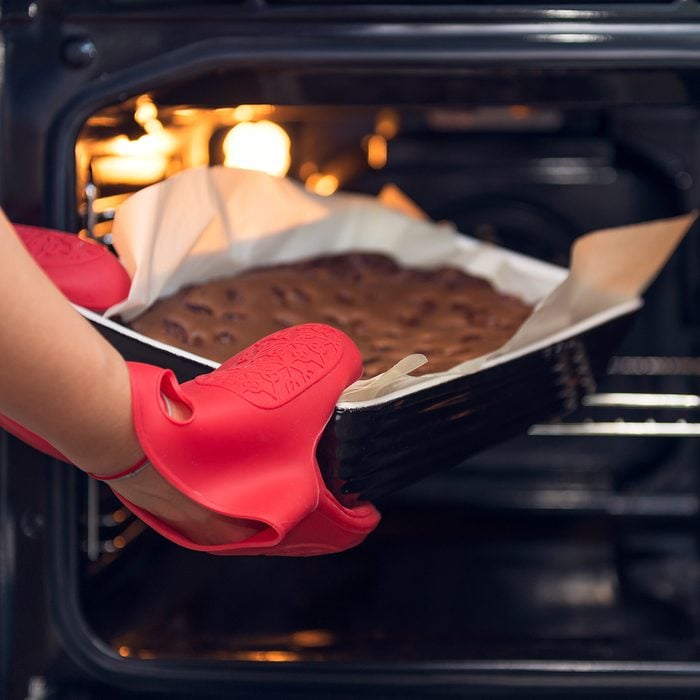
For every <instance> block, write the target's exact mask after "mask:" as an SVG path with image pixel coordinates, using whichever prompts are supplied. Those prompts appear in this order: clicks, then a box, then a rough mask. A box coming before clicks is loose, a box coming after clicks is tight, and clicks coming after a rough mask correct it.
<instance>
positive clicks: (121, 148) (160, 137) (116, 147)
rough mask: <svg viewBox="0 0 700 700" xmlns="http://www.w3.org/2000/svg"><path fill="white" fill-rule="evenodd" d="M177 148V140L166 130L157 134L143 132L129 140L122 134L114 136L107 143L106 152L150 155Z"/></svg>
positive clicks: (169, 151) (121, 154) (162, 153)
mask: <svg viewBox="0 0 700 700" xmlns="http://www.w3.org/2000/svg"><path fill="white" fill-rule="evenodd" d="M176 148H177V140H176V139H175V137H174V136H173V135H172V134H169V133H168V132H167V131H160V132H158V133H157V134H144V135H143V136H140V137H139V138H137V139H134V140H131V139H129V137H128V136H125V135H124V134H122V135H121V136H116V137H115V138H113V139H112V140H111V141H110V142H109V143H108V144H107V148H106V150H107V152H109V153H113V154H114V155H119V156H151V155H167V154H170V153H172V152H173V151H174V150H175V149H176Z"/></svg>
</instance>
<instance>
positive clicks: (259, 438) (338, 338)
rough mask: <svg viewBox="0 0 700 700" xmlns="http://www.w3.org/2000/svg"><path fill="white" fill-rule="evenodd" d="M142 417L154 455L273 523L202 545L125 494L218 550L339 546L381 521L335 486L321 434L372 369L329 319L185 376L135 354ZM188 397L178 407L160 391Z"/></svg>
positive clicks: (217, 506)
mask: <svg viewBox="0 0 700 700" xmlns="http://www.w3.org/2000/svg"><path fill="white" fill-rule="evenodd" d="M129 370H130V374H131V388H132V401H133V408H134V423H135V427H136V433H137V436H138V438H139V442H140V443H141V446H142V447H143V449H144V451H145V453H146V456H147V457H148V459H149V461H150V462H151V464H152V465H153V466H154V467H155V469H157V470H158V472H160V474H161V475H162V476H163V477H164V478H165V479H166V480H167V481H169V482H170V483H171V484H172V485H173V486H175V488H177V489H178V490H179V491H180V492H182V493H184V494H185V495H186V496H188V497H189V498H190V499H192V500H194V501H196V502H197V503H199V504H200V505H202V506H204V507H205V508H207V509H209V510H211V511H214V512H216V513H219V514H221V515H224V516H229V517H232V518H242V519H245V520H254V521H257V522H259V523H262V524H263V525H264V526H266V527H265V528H264V529H263V530H262V531H261V532H259V533H257V534H256V535H254V536H253V537H251V538H249V539H247V540H245V541H243V542H237V543H231V544H228V545H227V544H224V545H214V546H211V545H207V546H205V545H198V544H196V543H194V542H192V541H191V540H189V539H188V538H186V537H184V536H183V535H181V534H180V533H179V532H177V531H176V530H174V529H173V528H171V527H169V526H168V525H167V524H166V523H164V522H162V521H161V520H159V519H158V518H156V517H154V516H153V515H151V514H150V513H148V512H146V511H144V510H142V509H141V508H139V507H138V506H135V505H134V504H131V503H129V502H128V501H124V503H125V505H126V506H127V507H128V508H129V509H130V510H132V511H133V512H134V513H135V514H136V515H138V516H139V517H140V518H141V519H142V520H143V521H144V522H146V523H147V524H148V525H150V526H151V527H152V528H153V529H154V530H156V531H158V532H160V533H161V534H162V535H164V536H165V537H167V538H168V539H170V540H172V541H173V542H176V543H177V544H180V545H182V546H184V547H188V548H190V549H196V550H200V551H206V552H211V553H213V554H274V555H297V556H302V555H314V554H328V553H331V552H338V551H342V550H344V549H347V548H349V547H352V546H354V545H357V544H359V543H360V542H362V540H363V539H364V538H365V537H366V536H367V535H368V534H369V533H370V532H371V531H372V530H373V529H374V528H375V527H376V526H377V524H378V522H379V517H380V516H379V513H378V512H377V510H376V509H375V508H374V506H372V505H371V504H362V505H359V506H357V507H354V508H346V507H344V506H341V505H340V504H339V503H338V502H337V501H336V500H335V498H334V497H333V496H332V495H331V494H330V492H329V491H328V489H327V488H326V486H325V484H324V482H323V479H322V478H321V474H320V471H319V468H318V464H317V462H316V445H317V443H318V440H319V438H320V436H321V432H322V431H323V428H324V427H325V425H326V423H327V422H328V420H329V418H330V417H331V416H332V414H333V410H334V407H335V403H336V401H337V399H338V396H340V394H341V392H342V391H343V389H345V387H346V386H348V385H349V384H351V383H352V382H353V381H354V380H355V379H357V378H358V377H359V376H360V374H361V373H362V361H361V358H360V354H359V352H358V350H357V348H356V346H355V344H354V343H353V342H352V341H351V340H350V338H348V337H347V336H346V335H345V334H344V333H341V332H340V331H337V330H335V329H334V328H330V327H329V326H324V325H321V324H307V325H303V326H296V327H293V328H287V329H285V330H283V331H279V332H277V333H274V334H272V335H270V336H268V337H267V338H264V339H262V340H260V341H259V342H257V343H255V344H254V345H252V346H251V347H249V348H247V349H246V350H244V351H242V352H240V353H239V354H237V355H235V356H234V357H232V358H231V359H230V360H228V361H227V362H225V363H224V364H223V365H221V367H220V368H219V369H217V370H215V371H213V372H211V373H210V374H206V375H202V376H200V377H197V378H196V379H194V380H192V381H190V382H187V383H185V384H183V385H179V384H178V383H177V380H176V379H175V376H174V374H173V373H172V372H171V371H170V370H164V369H159V368H157V367H153V366H152V365H145V364H137V363H130V364H129ZM162 396H165V397H166V398H167V399H168V401H171V402H180V403H181V404H184V405H185V406H186V407H187V409H188V411H189V416H188V417H187V419H185V420H182V421H181V420H177V419H175V418H173V417H171V416H170V415H169V412H168V409H167V406H166V404H165V402H164V401H163V399H162Z"/></svg>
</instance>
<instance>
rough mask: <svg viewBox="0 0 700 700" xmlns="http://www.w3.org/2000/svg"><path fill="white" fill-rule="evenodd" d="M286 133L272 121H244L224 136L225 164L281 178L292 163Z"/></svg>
mask: <svg viewBox="0 0 700 700" xmlns="http://www.w3.org/2000/svg"><path fill="white" fill-rule="evenodd" d="M291 146H292V142H291V140H290V138H289V135H288V134H287V132H286V131H285V130H284V129H283V128H282V127H281V126H280V125H279V124H275V123H274V122H270V121H266V120H263V121H260V122H241V123H240V124H236V126H234V127H233V129H231V131H229V132H228V134H226V138H225V139H224V146H223V147H224V156H225V159H224V165H226V166H228V167H230V168H245V169H246V170H259V171H261V172H263V173H268V174H269V175H277V176H279V177H282V176H283V175H286V174H287V171H288V170H289V165H290V163H291V160H292V158H291V153H290V149H291Z"/></svg>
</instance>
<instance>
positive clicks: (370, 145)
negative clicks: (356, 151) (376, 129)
mask: <svg viewBox="0 0 700 700" xmlns="http://www.w3.org/2000/svg"><path fill="white" fill-rule="evenodd" d="M386 159H387V147H386V139H385V138H384V137H383V136H382V135H381V134H372V136H370V137H369V139H367V164H368V165H369V167H370V168H374V169H375V170H380V169H381V168H383V167H384V166H385V165H386Z"/></svg>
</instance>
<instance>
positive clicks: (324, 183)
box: [304, 173, 340, 197]
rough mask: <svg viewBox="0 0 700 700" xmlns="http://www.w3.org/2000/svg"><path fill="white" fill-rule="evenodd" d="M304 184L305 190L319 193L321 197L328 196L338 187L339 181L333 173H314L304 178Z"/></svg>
mask: <svg viewBox="0 0 700 700" xmlns="http://www.w3.org/2000/svg"><path fill="white" fill-rule="evenodd" d="M304 184H305V186H306V189H307V190H311V191H312V192H315V193H316V194H320V195H321V196H323V197H328V196H329V195H332V194H333V193H334V192H335V191H336V190H337V189H338V185H339V184H340V183H339V182H338V178H337V177H336V176H335V175H330V174H324V173H314V174H313V175H309V177H308V178H306V182H305V183H304Z"/></svg>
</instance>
